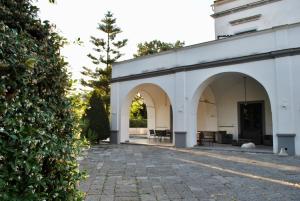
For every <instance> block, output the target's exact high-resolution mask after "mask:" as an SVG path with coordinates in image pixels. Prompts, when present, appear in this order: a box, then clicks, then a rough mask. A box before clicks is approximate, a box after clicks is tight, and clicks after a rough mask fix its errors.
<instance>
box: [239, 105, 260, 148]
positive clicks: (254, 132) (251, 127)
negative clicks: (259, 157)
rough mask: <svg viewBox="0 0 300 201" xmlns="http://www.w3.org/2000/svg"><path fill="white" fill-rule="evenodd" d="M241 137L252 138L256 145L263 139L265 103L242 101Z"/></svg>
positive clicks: (240, 107)
mask: <svg viewBox="0 0 300 201" xmlns="http://www.w3.org/2000/svg"><path fill="white" fill-rule="evenodd" d="M239 114H240V115H239V116H240V138H243V139H251V141H252V142H253V143H255V144H256V145H259V144H262V141H263V129H264V125H263V123H264V121H263V103H261V102H258V103H251V102H250V103H249V102H248V103H247V104H244V103H240V104H239Z"/></svg>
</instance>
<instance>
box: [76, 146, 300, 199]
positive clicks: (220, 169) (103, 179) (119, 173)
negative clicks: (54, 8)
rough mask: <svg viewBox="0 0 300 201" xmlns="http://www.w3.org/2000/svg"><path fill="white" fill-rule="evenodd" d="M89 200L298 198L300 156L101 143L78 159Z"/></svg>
mask: <svg viewBox="0 0 300 201" xmlns="http://www.w3.org/2000/svg"><path fill="white" fill-rule="evenodd" d="M80 164H81V165H80V167H81V169H86V170H87V172H88V174H89V175H90V176H89V178H88V179H87V180H86V181H84V182H82V183H81V184H80V189H81V190H82V191H84V192H86V201H99V200H101V201H153V200H159V201H171V200H172V201H196V200H201V201H265V200H266V201H267V200H272V201H290V200H292V201H299V200H300V158H299V157H280V156H277V155H273V154H262V153H240V152H229V151H227V152H226V151H223V152H221V151H213V150H199V149H176V148H172V147H159V146H144V145H99V146H94V147H92V148H91V149H90V150H89V152H88V154H87V156H86V157H85V158H84V159H83V160H81V161H80Z"/></svg>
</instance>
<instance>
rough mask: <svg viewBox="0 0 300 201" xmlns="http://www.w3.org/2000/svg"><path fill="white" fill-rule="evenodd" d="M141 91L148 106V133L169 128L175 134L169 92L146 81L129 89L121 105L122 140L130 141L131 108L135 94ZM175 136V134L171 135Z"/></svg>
mask: <svg viewBox="0 0 300 201" xmlns="http://www.w3.org/2000/svg"><path fill="white" fill-rule="evenodd" d="M137 93H139V94H140V95H141V96H142V97H143V99H144V103H145V104H146V108H147V131H148V132H147V133H148V135H149V130H150V129H153V130H168V131H170V132H171V133H172V135H173V131H172V128H173V122H172V115H171V114H172V109H171V108H172V107H171V105H172V104H171V101H170V99H169V96H168V95H167V93H166V92H165V91H164V90H163V89H162V88H161V87H160V86H158V85H156V84H152V83H144V84H140V85H138V86H135V87H134V88H133V89H131V90H130V91H129V93H128V94H127V96H126V97H125V100H124V101H123V104H122V107H121V115H120V117H121V124H120V126H121V128H120V141H121V142H127V141H129V110H130V106H131V103H132V100H133V98H134V96H135V95H136V94H137ZM171 138H173V136H172V137H171Z"/></svg>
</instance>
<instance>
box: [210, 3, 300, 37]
mask: <svg viewBox="0 0 300 201" xmlns="http://www.w3.org/2000/svg"><path fill="white" fill-rule="evenodd" d="M252 2H258V0H236V1H232V2H229V3H224V4H221V5H216V6H215V8H214V11H215V13H218V12H220V11H225V10H228V9H232V8H236V7H238V6H241V5H246V4H248V3H252ZM299 10H300V1H299V0H280V1H276V2H274V3H269V4H265V5H262V6H258V7H254V8H250V9H247V10H243V11H241V12H234V13H231V14H229V15H225V16H221V17H217V18H215V34H216V38H217V36H218V35H232V34H236V33H238V32H243V31H247V30H251V29H256V30H264V29H269V28H272V27H276V26H280V25H285V24H292V23H296V22H299V21H300V12H299ZM259 14H260V15H261V17H260V18H259V19H258V20H255V21H252V22H246V23H243V24H239V25H231V24H230V23H229V22H231V21H233V20H238V19H242V18H245V17H250V16H254V15H259Z"/></svg>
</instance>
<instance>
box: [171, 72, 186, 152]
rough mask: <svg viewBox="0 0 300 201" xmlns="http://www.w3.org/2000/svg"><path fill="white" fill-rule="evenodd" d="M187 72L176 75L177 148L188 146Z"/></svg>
mask: <svg viewBox="0 0 300 201" xmlns="http://www.w3.org/2000/svg"><path fill="white" fill-rule="evenodd" d="M185 87H186V86H185V72H179V73H176V75H175V90H176V91H175V105H174V113H173V117H174V119H173V121H174V137H175V147H180V148H182V147H186V146H187V137H188V136H187V129H186V109H187V106H186V98H185V97H186V88H185Z"/></svg>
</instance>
